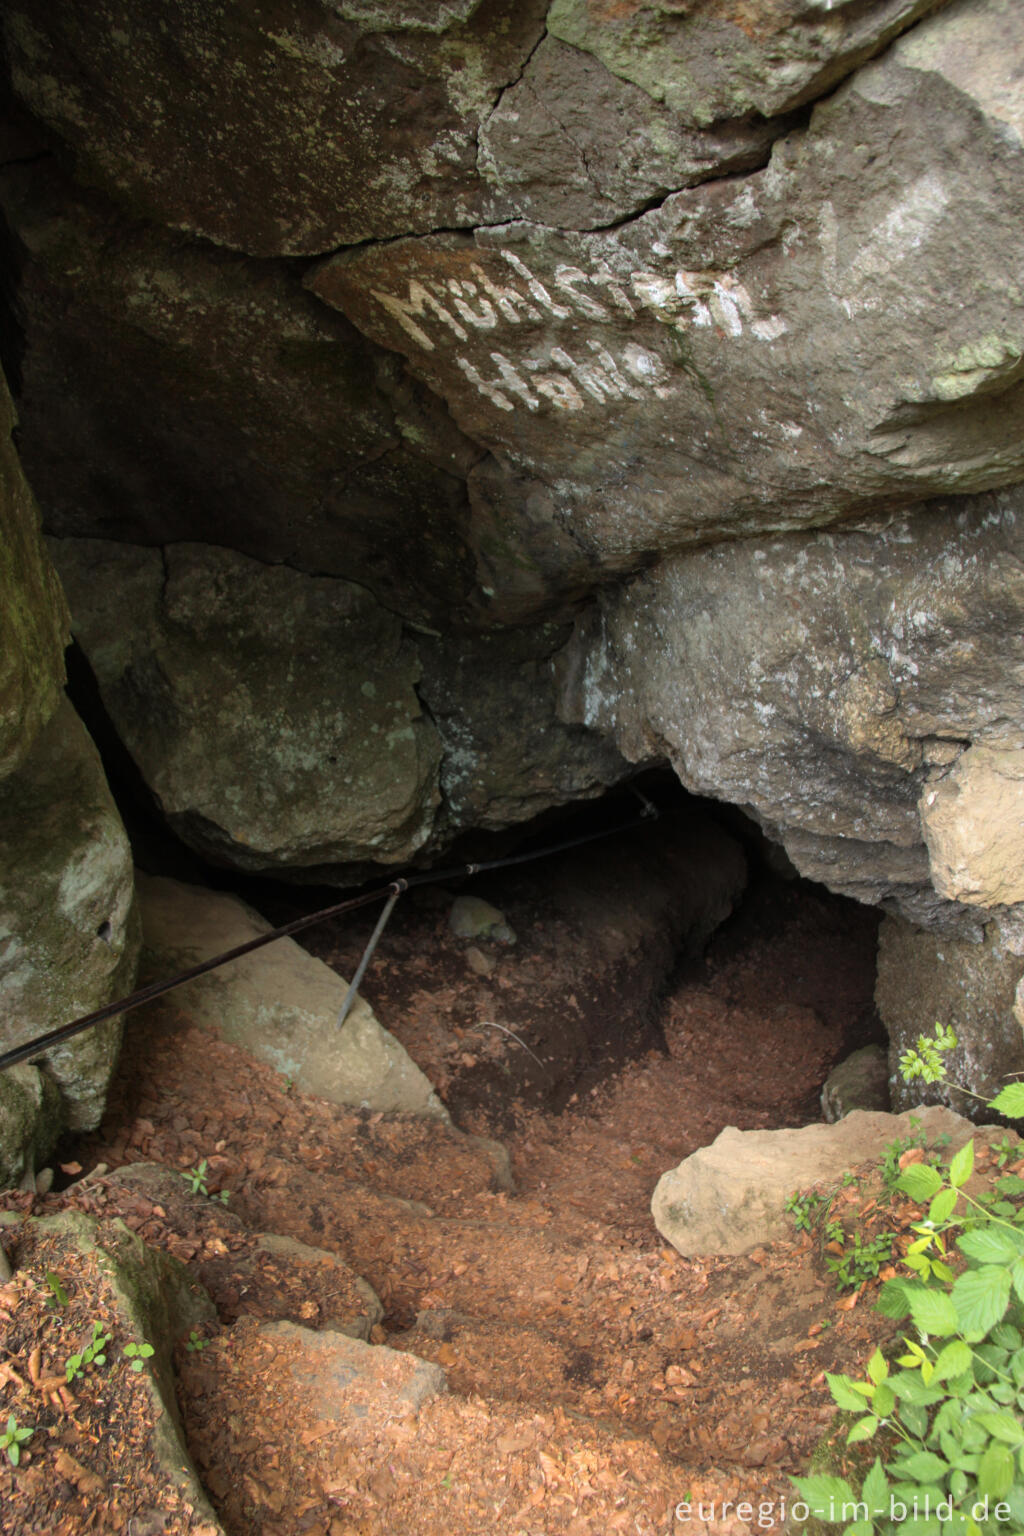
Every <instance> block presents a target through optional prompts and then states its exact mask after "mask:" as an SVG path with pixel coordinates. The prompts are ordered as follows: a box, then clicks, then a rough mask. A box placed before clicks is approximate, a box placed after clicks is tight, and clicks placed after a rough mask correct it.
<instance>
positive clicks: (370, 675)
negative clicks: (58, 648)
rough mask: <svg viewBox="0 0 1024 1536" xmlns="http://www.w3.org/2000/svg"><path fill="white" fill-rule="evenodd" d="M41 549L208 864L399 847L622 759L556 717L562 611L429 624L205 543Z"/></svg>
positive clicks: (563, 793) (427, 841) (169, 810)
mask: <svg viewBox="0 0 1024 1536" xmlns="http://www.w3.org/2000/svg"><path fill="white" fill-rule="evenodd" d="M51 548H52V550H53V554H54V559H55V561H56V562H57V565H58V566H59V568H60V571H61V573H62V575H63V578H64V582H65V586H66V590H67V592H68V596H69V600H70V602H71V607H72V612H73V615H74V630H75V635H76V637H77V638H78V640H79V641H80V643H81V645H82V646H83V648H84V650H85V652H86V654H87V655H88V658H89V661H90V663H91V665H92V667H93V669H94V671H95V673H96V676H97V679H98V681H99V686H100V690H101V693H102V695H103V699H104V702H105V704H106V707H107V709H108V710H109V712H110V715H111V717H112V719H113V721H114V724H115V725H116V727H117V729H118V731H119V732H120V734H121V737H122V739H123V741H124V742H125V744H126V746H127V747H128V749H129V751H130V752H131V754H132V756H133V757H134V759H135V761H136V763H137V764H138V767H139V769H140V770H141V772H142V775H143V777H144V779H145V780H146V782H147V783H148V785H149V787H150V789H151V790H152V791H153V793H154V794H155V796H156V797H157V800H158V802H159V804H160V806H161V808H162V809H163V812H164V814H165V815H166V817H167V819H168V821H169V822H170V824H171V826H172V827H173V828H174V830H175V831H176V832H177V833H178V834H179V835H180V836H181V837H182V838H183V839H184V840H185V841H186V842H188V843H190V844H191V845H192V846H193V847H195V848H196V849H198V850H199V851H200V852H201V853H204V854H205V855H206V856H207V857H209V858H211V859H213V860H214V861H216V862H220V863H227V864H232V865H234V866H236V867H239V868H242V869H255V870H275V871H279V872H285V871H287V872H288V873H290V874H298V875H302V874H305V873H309V872H312V873H313V874H314V875H316V876H318V877H321V878H322V877H328V878H330V877H331V876H332V873H333V872H335V871H336V870H337V869H338V868H339V867H340V866H345V865H349V866H351V865H356V864H360V863H363V864H367V865H376V866H380V865H394V864H397V863H405V862H408V861H409V860H410V859H411V858H413V856H414V855H420V856H422V855H423V854H425V853H427V852H428V851H430V850H436V849H438V848H440V847H443V846H444V845H445V844H446V843H447V842H448V841H449V840H450V838H451V837H452V836H453V835H454V834H455V833H456V832H458V831H461V830H463V829H471V828H481V827H482V828H488V829H491V828H500V827H506V826H509V825H513V824H515V823H518V822H521V821H526V820H529V819H530V818H531V817H533V816H535V815H536V814H537V813H538V812H540V811H542V810H546V809H548V808H549V807H550V806H552V805H559V804H562V803H564V802H566V801H568V800H572V799H576V798H583V797H585V796H587V795H592V794H596V793H598V792H599V791H600V790H601V789H602V788H604V787H605V786H607V785H609V784H611V783H614V782H615V781H616V780H617V779H619V778H621V777H622V776H623V775H624V774H625V773H626V772H628V768H627V765H626V764H625V762H624V761H623V759H622V758H621V757H620V756H619V754H618V752H617V751H616V750H615V749H614V747H613V746H612V745H611V744H610V743H608V742H607V741H606V740H604V739H603V738H602V737H601V736H600V735H599V734H598V733H596V732H593V731H590V730H588V729H587V728H585V727H581V726H579V725H576V724H574V723H571V722H568V723H567V722H564V721H560V720H559V719H558V718H557V716H556V703H557V690H556V685H555V677H554V672H553V667H552V657H553V655H554V654H555V653H556V652H557V651H558V650H559V649H560V648H561V646H562V645H563V644H564V643H565V640H566V638H567V636H568V630H567V629H566V628H565V627H564V626H563V627H559V626H546V625H539V626H534V627H531V628H529V629H523V630H519V631H514V632H510V633H508V634H501V635H495V636H477V637H472V636H469V637H465V638H463V637H458V636H455V637H448V638H446V639H441V638H439V637H436V636H432V635H429V634H423V633H421V632H419V631H418V630H416V629H414V628H409V627H407V626H403V624H402V622H401V620H400V619H398V618H397V617H396V616H395V615H394V614H392V613H390V612H389V611H388V610H386V609H385V608H383V607H381V605H380V604H378V603H377V602H376V601H375V600H374V598H373V597H372V596H371V594H370V593H369V592H368V591H366V589H365V588H363V587H359V586H356V585H355V584H353V583H351V582H346V581H341V580H336V579H334V578H330V577H314V576H305V575H303V574H301V573H300V572H298V571H294V570H291V569H290V568H288V567H286V566H268V565H264V564H262V563H260V562H258V561H255V560H251V559H249V558H247V557H246V556H243V555H240V554H237V553H233V552H231V551H229V550H225V549H219V548H215V547H214V546H212V545H200V544H176V545H171V546H170V547H169V548H167V549H166V550H164V551H160V550H156V549H145V548H140V547H139V546H136V545H127V544H118V543H114V542H112V541H106V540H97V539H60V540H56V539H55V540H52V541H51ZM113 591H116V592H117V594H118V602H117V604H116V606H114V605H112V604H111V602H110V599H109V594H110V593H111V592H113ZM510 719H514V720H515V722H516V729H515V730H514V731H510V730H509V721H510Z"/></svg>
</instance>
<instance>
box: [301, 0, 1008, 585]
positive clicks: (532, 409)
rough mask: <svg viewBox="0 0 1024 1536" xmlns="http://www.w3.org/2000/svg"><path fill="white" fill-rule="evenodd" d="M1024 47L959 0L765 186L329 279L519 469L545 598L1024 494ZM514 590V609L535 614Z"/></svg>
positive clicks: (695, 192) (525, 540) (414, 252)
mask: <svg viewBox="0 0 1024 1536" xmlns="http://www.w3.org/2000/svg"><path fill="white" fill-rule="evenodd" d="M565 9H568V10H573V11H574V12H579V13H582V11H583V9H584V8H583V6H582V5H579V6H575V7H565ZM648 9H650V10H653V9H654V8H653V7H650V8H645V7H640V6H634V5H630V6H629V7H627V11H628V15H629V16H630V17H633V16H634V15H635V14H636V13H642V12H644V11H645V10H648ZM657 9H658V11H659V12H661V11H662V10H663V8H662V7H658V8H657ZM777 9H778V8H777V7H773V11H774V10H777ZM787 9H788V8H787ZM896 9H898V8H896V7H881V8H879V7H872V11H873V12H877V13H879V15H880V14H881V12H884V11H886V10H888V11H889V12H890V14H893V13H894V12H895V10H896ZM587 10H588V11H590V10H592V8H591V7H587ZM847 14H848V12H847ZM663 19H664V18H663ZM849 24H850V26H851V28H853V24H852V21H851V22H850V23H849ZM603 25H604V24H603V21H602V23H601V26H602V27H603ZM666 25H667V22H666ZM697 25H698V24H697V23H696V21H694V22H693V23H692V27H691V30H692V31H696V30H697ZM596 29H597V23H596V22H594V23H593V26H592V28H591V30H592V32H593V31H596ZM606 31H607V34H608V35H609V36H610V35H611V34H612V33H613V32H614V29H613V28H610V29H606ZM755 31H756V29H755ZM594 46H597V45H596V44H594ZM1022 47H1024V12H1022V11H1021V9H1020V7H1018V6H1016V5H1013V4H1011V3H1009V0H956V3H954V4H952V5H949V6H945V7H942V8H940V9H939V10H938V11H937V12H936V13H935V14H934V15H931V16H929V17H927V18H926V19H924V20H922V21H920V22H919V23H918V25H917V26H915V27H914V28H913V29H912V30H911V31H910V32H909V33H907V35H906V36H904V37H901V38H900V39H899V40H898V41H897V42H895V43H894V44H893V45H892V46H891V47H890V48H889V49H888V50H887V51H886V52H885V53H884V54H883V55H882V56H881V57H880V58H879V59H878V60H876V61H875V62H873V63H871V64H868V65H866V66H865V67H863V68H862V69H860V70H859V71H858V72H857V73H856V74H855V75H853V77H852V78H851V79H850V80H848V81H847V82H846V83H845V84H844V85H843V86H841V87H840V89H839V90H838V91H837V92H836V93H835V94H834V95H832V96H830V97H828V99H827V100H825V101H824V102H823V103H822V104H820V105H819V106H817V107H816V108H815V110H814V113H813V115H812V117H811V120H810V123H809V126H808V127H807V128H806V130H802V131H798V132H794V133H792V134H791V135H789V136H788V137H786V138H783V139H781V140H778V141H777V142H776V143H775V145H774V148H773V153H772V159H771V162H770V164H769V165H768V167H767V168H766V169H764V170H762V171H755V172H753V173H751V174H749V175H745V176H739V177H736V178H733V179H731V178H722V179H718V180H716V181H714V182H712V183H710V184H709V185H708V186H706V187H704V186H700V187H696V188H694V189H691V190H683V191H678V192H675V193H674V194H673V195H671V196H669V197H668V198H666V199H665V200H664V201H663V202H661V203H660V204H659V206H657V207H656V208H654V209H653V210H651V211H649V212H644V213H642V214H640V215H639V216H637V217H635V218H633V219H627V220H625V221H624V222H618V223H615V224H613V225H612V226H611V227H610V228H607V229H602V230H594V231H592V232H580V231H576V230H573V229H571V228H564V227H558V226H556V225H553V224H548V223H539V222H531V221H525V220H521V221H516V222H507V223H505V224H501V225H492V226H488V227H478V228H476V229H475V230H474V232H473V234H472V237H471V238H470V237H468V236H467V235H466V234H464V233H462V232H459V233H457V234H448V233H445V234H436V235H431V236H427V237H423V238H406V239H399V240H394V241H390V242H386V243H370V244H367V245H364V246H361V247H359V248H357V249H346V250H343V251H340V252H338V253H337V254H336V255H333V256H331V257H330V258H329V259H328V260H327V261H325V262H324V263H322V264H321V265H320V266H318V267H315V268H314V269H313V270H312V271H311V272H310V274H309V275H308V276H307V277H306V279H305V281H306V282H307V284H308V286H309V287H310V288H311V289H312V291H313V292H314V293H317V294H318V295H320V297H321V298H323V299H324V300H325V301H326V302H327V303H329V304H332V305H335V306H337V307H338V308H340V309H341V310H342V311H343V312H344V313H345V314H346V315H348V317H349V318H350V319H352V320H353V321H354V323H355V324H356V325H357V326H358V327H359V328H360V329H361V330H363V331H364V332H365V334H367V335H368V336H370V337H372V338H373V339H375V340H377V341H379V342H380V343H382V344H383V345H384V346H386V347H389V348H392V349H395V350H397V351H399V352H401V353H403V354H404V355H405V356H406V358H407V359H408V360H409V366H410V368H411V369H412V371H413V372H414V373H415V374H416V376H417V377H419V378H420V379H422V380H424V381H425V382H426V383H428V384H429V385H430V386H431V388H433V389H434V390H435V391H437V392H438V393H439V394H441V395H442V396H443V397H444V398H445V399H446V401H447V402H448V404H449V406H450V409H451V411H452V414H453V415H454V417H455V420H456V421H457V423H458V424H459V425H460V426H461V427H462V428H463V430H464V431H465V432H466V433H467V434H468V435H470V436H471V437H473V438H474V439H475V440H476V441H478V442H480V443H481V444H483V445H484V446H485V447H486V448H488V449H489V450H490V451H491V453H492V454H493V455H494V456H495V459H496V460H497V461H498V462H499V463H500V464H502V465H504V466H506V470H505V480H506V489H507V490H508V492H509V494H511V491H512V487H511V485H509V484H508V481H509V471H512V472H513V473H514V475H515V476H516V477H518V480H519V481H520V482H521V485H520V488H519V489H518V491H517V492H516V494H515V496H514V500H513V505H514V507H515V511H514V512H512V510H511V508H509V511H508V513H507V514H506V519H505V520H506V521H514V523H515V537H516V539H517V542H518V547H519V551H520V556H521V559H522V561H523V562H524V563H525V565H526V566H528V567H529V566H531V565H532V568H533V569H534V571H535V573H536V575H537V581H538V587H539V588H544V587H545V586H546V587H547V589H549V590H550V587H551V585H552V583H553V582H554V580H555V579H556V577H557V575H558V573H557V572H555V571H552V569H551V567H552V565H553V564H556V565H557V564H559V563H560V565H561V577H560V579H561V581H562V582H563V586H564V588H565V589H569V588H571V587H572V586H573V584H574V583H575V582H576V581H578V579H579V574H578V571H577V570H576V569H574V566H573V561H574V558H575V559H576V560H579V558H580V556H581V554H582V556H583V558H584V560H585V562H586V563H588V564H589V566H590V569H591V573H592V574H591V580H592V579H593V573H596V572H598V571H602V572H613V571H616V570H623V569H635V568H636V567H637V565H638V564H640V563H641V562H643V561H646V560H647V559H649V558H650V556H651V554H652V553H657V554H660V555H664V554H666V553H668V552H671V551H672V550H675V549H679V548H681V547H683V546H685V545H687V544H693V543H697V542H701V543H705V542H708V541H710V540H714V539H721V538H723V537H736V536H738V535H741V534H751V533H758V532H764V531H766V530H769V529H772V530H780V529H787V528H788V529H794V528H800V527H807V526H808V525H819V526H820V525H823V524H827V523H832V522H836V521H838V520H840V519H842V518H846V517H849V516H850V515H851V514H853V513H854V512H861V513H862V512H864V511H866V510H868V509H881V508H888V507H891V506H892V504H893V502H894V500H895V499H897V498H899V497H903V498H905V499H914V498H918V499H920V498H923V497H925V496H928V495H935V494H937V493H941V492H947V491H972V490H977V489H981V488H986V487H992V486H995V485H1003V484H1008V483H1011V482H1013V481H1015V480H1020V479H1021V478H1022V477H1024V431H1022V426H1024V384H1022V383H1021V378H1022V371H1024V364H1022V361H1021V359H1022V355H1024V330H1022V328H1021V325H1020V321H1019V311H1018V306H1017V302H1016V294H1017V291H1018V285H1019V283H1020V281H1021V270H1022V269H1021V253H1020V242H1019V238H1018V221H1017V216H1016V209H1017V206H1018V204H1019V201H1020V198H1021V196H1024V141H1022V129H1024V89H1022V87H1021V86H1020V84H1019V82H1016V81H1014V82H1012V83H1010V82H1008V80H1007V75H1006V68H1005V61H1006V57H1007V53H1008V51H1009V52H1013V51H1014V50H1018V51H1019V50H1020V49H1021V48H1022ZM782 72H783V73H785V71H782ZM812 73H813V71H812ZM805 78H806V77H805ZM802 88H803V87H802V86H798V88H797V90H796V92H795V94H796V95H797V96H799V94H800V90H801V89H802ZM965 228H970V229H971V230H972V232H973V238H972V239H971V241H970V242H969V243H966V244H965V242H964V239H963V231H964V229H965ZM965 291H969V292H970V293H971V295H972V301H971V303H970V304H966V303H964V301H963V293H964V292H965ZM555 552H557V554H556V553H555ZM484 553H486V552H484ZM503 574H504V573H503V572H502V570H500V569H496V570H495V571H494V573H493V576H492V578H491V579H490V581H489V585H491V586H492V587H493V588H494V592H495V599H494V601H495V611H496V612H498V613H500V612H501V611H502V604H503V602H505V600H506V599H507V600H508V601H509V602H511V601H512V599H513V597H516V598H519V597H521V592H517V593H515V594H513V593H511V592H503V590H502V580H503Z"/></svg>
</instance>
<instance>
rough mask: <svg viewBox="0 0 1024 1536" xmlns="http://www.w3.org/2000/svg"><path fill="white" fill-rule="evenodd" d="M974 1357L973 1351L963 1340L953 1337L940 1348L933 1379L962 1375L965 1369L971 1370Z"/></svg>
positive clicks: (944, 1379) (939, 1379)
mask: <svg viewBox="0 0 1024 1536" xmlns="http://www.w3.org/2000/svg"><path fill="white" fill-rule="evenodd" d="M972 1358H973V1357H972V1355H971V1351H970V1349H969V1348H968V1346H967V1345H966V1344H965V1343H964V1342H963V1340H962V1339H953V1340H952V1342H951V1343H949V1344H947V1345H946V1346H945V1348H944V1349H942V1350H940V1352H939V1354H938V1356H937V1358H936V1361H935V1369H934V1370H933V1372H932V1381H948V1380H949V1379H950V1377H953V1376H962V1375H963V1373H964V1371H969V1370H970V1368H971V1360H972Z"/></svg>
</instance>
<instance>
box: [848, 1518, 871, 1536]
mask: <svg viewBox="0 0 1024 1536" xmlns="http://www.w3.org/2000/svg"><path fill="white" fill-rule="evenodd" d="M843 1536H875V1528H874V1526H873V1525H872V1524H871V1521H870V1520H855V1521H854V1522H853V1524H852V1525H848V1526H847V1527H846V1529H845V1531H844V1532H843Z"/></svg>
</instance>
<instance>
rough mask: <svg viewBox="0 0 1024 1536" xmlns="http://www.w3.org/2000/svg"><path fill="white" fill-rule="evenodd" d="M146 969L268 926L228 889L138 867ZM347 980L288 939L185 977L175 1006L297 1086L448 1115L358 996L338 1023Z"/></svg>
mask: <svg viewBox="0 0 1024 1536" xmlns="http://www.w3.org/2000/svg"><path fill="white" fill-rule="evenodd" d="M138 885H139V900H140V905H141V909H142V928H143V940H144V944H145V950H146V961H145V963H146V968H147V971H148V972H149V973H150V975H151V977H152V978H153V979H154V980H158V979H161V978H163V977H165V976H170V975H173V974H175V973H176V972H177V971H179V970H184V969H186V968H187V967H189V966H193V965H197V964H199V963H200V962H201V961H203V960H209V959H212V958H213V956H214V955H218V954H222V953H223V952H224V951H225V950H228V949H234V948H235V947H236V946H237V945H239V944H247V943H248V942H249V941H250V940H251V939H254V938H258V937H259V936H260V934H263V933H269V932H270V924H269V923H267V922H265V921H264V920H263V919H262V918H261V917H260V916H259V915H258V914H257V913H255V912H253V911H252V909H251V908H250V907H247V906H246V905H245V904H244V903H243V902H241V901H238V900H236V898H235V897H233V896H225V895H222V894H220V893H218V892H213V891H207V890H202V889H200V888H199V887H197V886H189V885H183V884H181V882H180V881H177V880H169V879H166V878H164V877H161V876H150V875H143V874H140V875H139V876H138ZM346 991H347V986H346V984H345V982H344V981H343V980H342V979H341V977H340V976H338V975H336V974H335V972H334V971H332V970H331V969H330V968H329V967H328V966H326V965H324V963H323V962H322V961H321V960H317V959H315V958H314V957H313V956H312V955H310V954H307V953H306V951H305V950H304V949H301V948H300V947H299V945H298V944H296V943H295V941H294V940H293V939H277V940H275V942H274V943H273V944H268V945H267V946H266V948H264V949H259V950H256V951H255V952H254V953H253V954H251V955H244V956H243V957H242V958H241V959H239V960H233V961H232V962H231V964H230V965H228V966H225V967H223V968H222V969H221V970H216V971H210V972H208V973H207V974H206V975H205V976H201V977H198V978H197V979H196V980H194V981H192V982H189V984H188V990H187V991H185V992H183V993H182V994H181V1001H180V1006H181V1007H183V1008H184V1009H185V1010H186V1012H187V1014H188V1017H189V1018H190V1019H192V1020H193V1022H194V1023H196V1024H199V1025H200V1026H201V1027H202V1028H203V1029H209V1030H211V1031H213V1032H214V1033H215V1034H218V1035H220V1036H221V1037H222V1038H223V1039H225V1040H230V1041H231V1042H232V1043H233V1044H235V1045H239V1046H241V1047H242V1049H243V1050H246V1051H249V1052H251V1054H252V1055H254V1056H258V1057H259V1058H260V1060H261V1061H267V1062H269V1063H270V1065H271V1066H272V1067H276V1069H277V1070H278V1071H279V1072H282V1073H284V1074H285V1076H287V1077H290V1078H291V1079H292V1081H293V1082H294V1083H295V1084H296V1086H297V1087H298V1088H299V1090H300V1092H302V1093H315V1094H317V1095H318V1096H319V1097H320V1098H322V1099H329V1100H331V1101H332V1103H335V1104H354V1105H357V1106H358V1105H367V1106H369V1107H370V1108H371V1109H377V1110H388V1111H390V1110H395V1111H399V1112H402V1113H405V1114H416V1115H428V1116H432V1117H436V1118H438V1119H442V1120H446V1119H447V1111H446V1110H445V1108H444V1106H443V1105H442V1104H441V1101H440V1100H439V1099H438V1097H437V1095H436V1094H435V1092H434V1090H433V1088H432V1087H431V1085H430V1083H429V1082H428V1080H427V1079H426V1077H424V1075H423V1073H422V1072H421V1071H420V1069H419V1067H417V1066H416V1064H415V1062H413V1061H412V1059H411V1058H410V1057H409V1056H408V1054H407V1053H406V1051H405V1049H404V1047H403V1046H401V1045H400V1044H399V1043H398V1041H397V1040H395V1039H394V1037H393V1036H392V1035H389V1034H388V1032H387V1030H385V1029H382V1028H381V1026H380V1025H379V1024H378V1022H377V1020H376V1018H375V1017H374V1015H373V1012H372V1010H371V1009H370V1008H369V1007H368V1005H367V1004H366V1003H364V1002H363V1000H362V998H358V999H357V1001H356V1004H355V1006H354V1007H353V1009H352V1011H351V1013H350V1014H349V1016H348V1018H347V1019H346V1020H345V1023H344V1025H343V1026H342V1028H341V1029H340V1030H339V1028H338V1015H339V1013H340V1011H341V1005H342V1002H343V1001H344V998H345V993H346Z"/></svg>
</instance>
